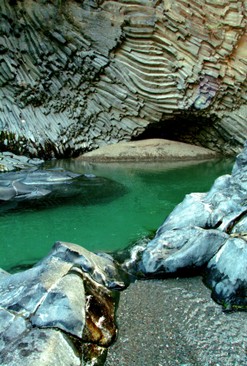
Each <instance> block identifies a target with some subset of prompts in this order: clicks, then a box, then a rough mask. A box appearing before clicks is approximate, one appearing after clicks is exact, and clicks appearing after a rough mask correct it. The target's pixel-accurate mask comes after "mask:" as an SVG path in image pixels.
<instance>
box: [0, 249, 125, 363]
mask: <svg viewBox="0 0 247 366" xmlns="http://www.w3.org/2000/svg"><path fill="white" fill-rule="evenodd" d="M125 287H126V284H125V282H124V280H123V278H122V277H121V274H120V272H119V271H118V269H117V266H116V264H115V263H114V261H113V259H112V257H110V256H109V255H104V254H102V255H96V254H93V253H90V252H88V251H87V250H86V249H83V248H82V247H79V246H77V245H75V244H70V243H62V242H57V243H56V244H55V245H54V247H53V249H52V251H51V253H50V254H49V255H48V256H47V257H46V258H44V259H43V260H42V261H40V262H39V263H37V264H36V265H35V266H34V267H33V268H31V269H29V270H26V271H24V272H20V273H16V274H13V275H9V274H7V273H3V274H2V275H1V279H0V324H1V327H0V328H1V332H0V349H1V354H0V363H1V365H5V366H10V365H11V366H12V365H17V364H18V365H20V366H22V365H23V366H26V365H30V366H31V365H37V366H38V365H39V366H40V365H44V364H45V365H51V366H55V365H58V366H60V365H63V366H67V365H68V366H71V365H78V366H79V365H102V362H103V359H104V358H105V356H106V351H107V348H108V347H109V345H110V344H111V343H112V342H113V340H114V339H115V336H116V324H115V305H116V301H117V294H116V291H114V290H122V289H124V288H125Z"/></svg>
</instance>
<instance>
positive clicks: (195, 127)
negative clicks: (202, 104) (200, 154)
mask: <svg viewBox="0 0 247 366" xmlns="http://www.w3.org/2000/svg"><path fill="white" fill-rule="evenodd" d="M153 138H161V139H167V140H173V141H179V142H185V143H188V144H194V145H198V146H203V147H207V148H210V149H212V150H218V147H217V146H219V139H220V135H219V131H218V130H217V121H216V120H214V119H212V118H207V117H205V116H201V115H197V116H195V115H191V114H189V115H179V116H174V117H171V118H169V119H163V120H161V121H160V122H158V123H151V124H149V125H148V126H147V127H146V129H145V131H143V132H142V133H141V134H139V135H138V136H135V137H134V138H132V141H136V140H145V139H153Z"/></svg>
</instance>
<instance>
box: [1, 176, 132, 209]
mask: <svg viewBox="0 0 247 366" xmlns="http://www.w3.org/2000/svg"><path fill="white" fill-rule="evenodd" d="M123 193H125V188H124V186H123V185H121V184H120V183H118V182H114V181H113V180H110V179H107V178H104V177H96V176H95V175H93V174H90V175H87V174H76V173H73V172H69V171H64V170H62V169H50V170H23V171H19V172H9V173H2V174H1V175H0V212H5V211H8V210H13V209H17V208H18V209H23V208H30V207H32V209H34V208H43V207H49V206H54V205H59V204H66V203H71V199H73V198H74V197H75V196H76V197H77V198H78V199H77V201H76V202H73V204H95V203H96V202H99V201H102V200H106V199H114V198H115V197H117V196H119V195H122V194H123Z"/></svg>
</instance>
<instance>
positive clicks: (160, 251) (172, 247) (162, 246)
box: [141, 227, 228, 276]
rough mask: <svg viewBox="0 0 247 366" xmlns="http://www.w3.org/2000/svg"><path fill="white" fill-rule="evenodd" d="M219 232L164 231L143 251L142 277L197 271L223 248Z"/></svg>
mask: <svg viewBox="0 0 247 366" xmlns="http://www.w3.org/2000/svg"><path fill="white" fill-rule="evenodd" d="M227 238H228V235H227V234H226V233H222V232H220V231H219V230H214V229H210V230H205V229H202V228H199V227H188V228H183V229H180V230H176V229H174V230H169V231H165V232H163V233H162V234H160V235H159V236H157V238H155V239H153V240H152V241H151V242H150V243H149V244H148V245H147V247H146V249H145V251H144V253H143V256H142V264H141V270H142V271H143V273H144V274H145V275H152V274H155V275H156V276H157V275H159V274H164V275H165V274H167V275H168V274H174V273H177V274H179V273H181V272H182V273H187V274H188V273H189V272H190V271H192V272H193V271H195V270H196V269H197V270H199V269H200V268H201V267H202V266H203V265H205V264H206V263H207V262H208V261H209V260H210V259H211V258H212V256H213V255H214V254H215V253H217V251H218V250H219V249H220V247H221V246H222V245H223V244H224V242H225V241H226V239H227Z"/></svg>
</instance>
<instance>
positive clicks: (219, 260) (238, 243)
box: [205, 236, 247, 310]
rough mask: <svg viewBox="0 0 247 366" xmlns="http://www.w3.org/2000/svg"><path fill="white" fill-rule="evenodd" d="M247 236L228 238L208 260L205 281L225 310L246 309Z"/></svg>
mask: <svg viewBox="0 0 247 366" xmlns="http://www.w3.org/2000/svg"><path fill="white" fill-rule="evenodd" d="M246 263H247V236H245V237H241V236H240V237H239V238H229V239H228V240H227V241H226V243H225V244H224V245H223V246H222V248H221V249H220V250H219V251H218V253H217V254H216V255H215V256H214V257H213V258H212V259H211V260H210V261H209V263H208V266H207V272H206V275H205V283H206V284H207V285H208V286H209V287H210V288H211V289H212V297H213V298H214V299H215V300H216V301H217V302H219V303H220V304H222V305H223V307H224V308H225V309H227V310H247V271H246Z"/></svg>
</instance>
